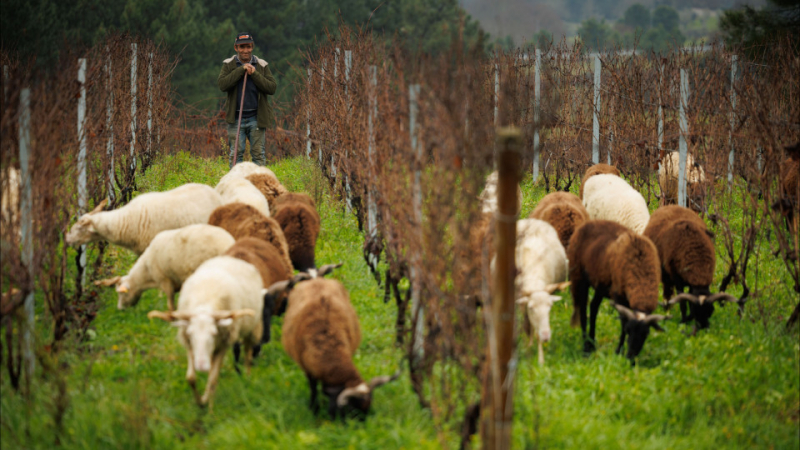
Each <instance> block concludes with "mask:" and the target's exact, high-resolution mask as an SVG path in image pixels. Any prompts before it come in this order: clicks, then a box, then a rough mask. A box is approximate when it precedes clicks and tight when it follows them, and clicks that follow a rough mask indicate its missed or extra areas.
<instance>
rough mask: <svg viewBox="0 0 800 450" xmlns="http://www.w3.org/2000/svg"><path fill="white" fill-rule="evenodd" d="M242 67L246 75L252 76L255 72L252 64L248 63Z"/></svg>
mask: <svg viewBox="0 0 800 450" xmlns="http://www.w3.org/2000/svg"><path fill="white" fill-rule="evenodd" d="M242 67H244V70H245V72H247V74H248V75H252V74H253V72H255V71H256V68H255V67H254V66H253V65H252V64H249V63H248V64H244V65H242Z"/></svg>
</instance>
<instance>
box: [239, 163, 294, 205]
mask: <svg viewBox="0 0 800 450" xmlns="http://www.w3.org/2000/svg"><path fill="white" fill-rule="evenodd" d="M245 179H246V180H247V181H249V182H251V183H253V186H255V187H256V189H258V190H259V192H261V195H263V196H264V198H265V199H266V200H267V203H268V204H269V206H270V208H272V202H274V201H275V198H277V197H278V196H279V195H282V194H285V193H287V192H288V191H287V190H286V188H285V187H283V185H282V184H281V182H280V181H278V179H277V178H275V176H274V175H270V174H268V173H261V172H256V173H253V174H250V175H248V176H246V177H245Z"/></svg>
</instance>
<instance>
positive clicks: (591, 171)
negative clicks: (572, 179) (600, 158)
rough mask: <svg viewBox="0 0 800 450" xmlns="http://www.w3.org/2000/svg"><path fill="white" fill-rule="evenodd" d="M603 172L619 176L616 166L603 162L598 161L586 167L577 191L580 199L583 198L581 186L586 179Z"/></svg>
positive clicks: (584, 183)
mask: <svg viewBox="0 0 800 450" xmlns="http://www.w3.org/2000/svg"><path fill="white" fill-rule="evenodd" d="M603 173H606V174H611V175H616V176H619V169H617V167H616V166H612V165H609V164H604V163H598V164H595V165H593V166H591V167H589V168H588V169H586V172H584V173H583V178H582V179H581V188H580V193H579V194H580V198H581V199H583V187H584V186H585V185H586V181H587V180H588V179H589V178H591V177H593V176H595V175H600V174H603Z"/></svg>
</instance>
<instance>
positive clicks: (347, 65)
mask: <svg viewBox="0 0 800 450" xmlns="http://www.w3.org/2000/svg"><path fill="white" fill-rule="evenodd" d="M352 67H353V51H352V50H345V51H344V98H345V101H346V102H347V103H346V107H347V111H348V112H349V111H350V107H351V106H352V103H351V102H350V70H351V68H352ZM348 154H349V151H348V149H347V148H345V149H344V159H345V161H348V157H349V155H348ZM344 191H345V193H346V197H347V211H348V212H353V194H352V192H351V191H350V175H349V173H348V171H347V170H345V173H344Z"/></svg>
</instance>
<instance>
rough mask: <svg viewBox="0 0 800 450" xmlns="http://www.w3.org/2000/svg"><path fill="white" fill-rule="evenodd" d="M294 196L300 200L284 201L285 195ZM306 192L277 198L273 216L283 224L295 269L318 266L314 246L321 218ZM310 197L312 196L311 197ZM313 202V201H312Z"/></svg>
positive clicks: (305, 269)
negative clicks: (309, 201)
mask: <svg viewBox="0 0 800 450" xmlns="http://www.w3.org/2000/svg"><path fill="white" fill-rule="evenodd" d="M287 196H292V197H294V198H297V199H299V200H298V201H284V200H283V197H287ZM303 196H305V197H308V196H307V195H305V194H301V195H297V194H283V195H281V196H280V197H278V200H276V203H275V208H274V210H273V212H272V216H273V217H274V218H275V220H276V221H277V222H278V224H279V225H280V226H281V229H282V230H283V234H284V236H286V242H287V244H288V245H289V257H290V258H291V260H292V265H293V266H294V268H295V269H297V270H300V271H301V272H302V271H307V270H308V269H312V268H314V267H316V263H315V262H314V248H315V247H316V245H317V237H318V236H319V230H320V219H319V214H318V213H317V210H316V209H315V208H314V207H313V206H312V205H309V204H308V203H307V202H305V201H304V199H303ZM309 199H310V197H309ZM312 203H313V201H312Z"/></svg>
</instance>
